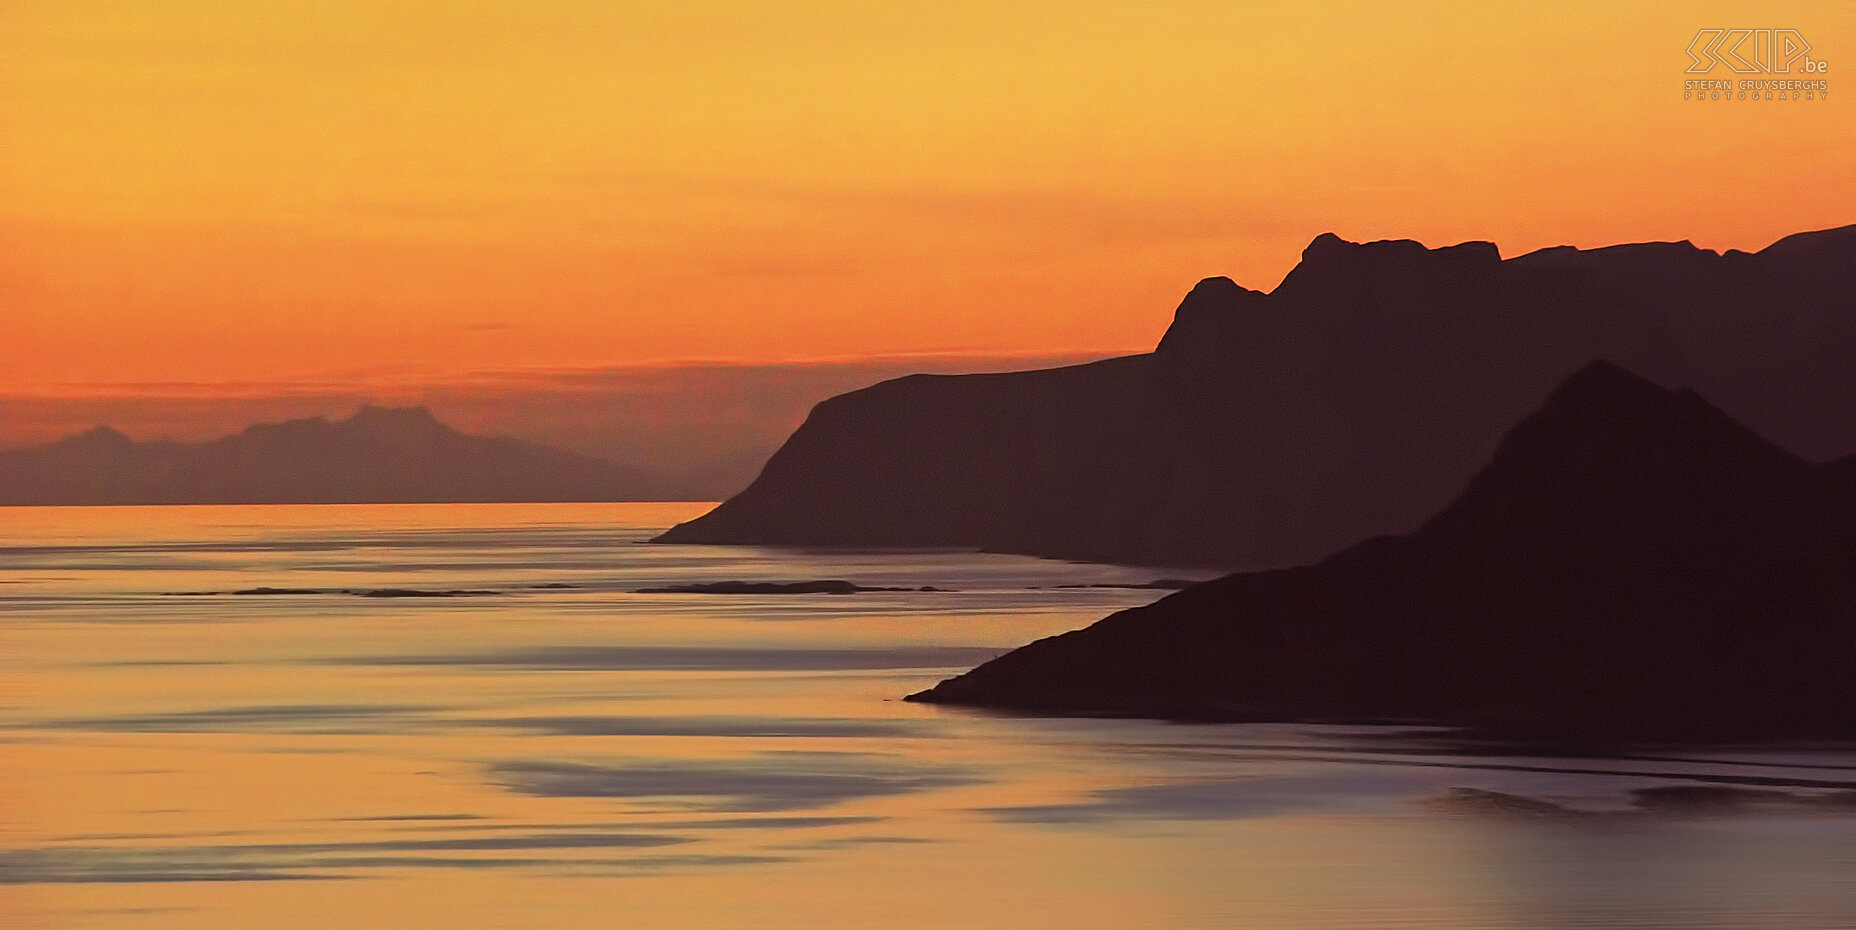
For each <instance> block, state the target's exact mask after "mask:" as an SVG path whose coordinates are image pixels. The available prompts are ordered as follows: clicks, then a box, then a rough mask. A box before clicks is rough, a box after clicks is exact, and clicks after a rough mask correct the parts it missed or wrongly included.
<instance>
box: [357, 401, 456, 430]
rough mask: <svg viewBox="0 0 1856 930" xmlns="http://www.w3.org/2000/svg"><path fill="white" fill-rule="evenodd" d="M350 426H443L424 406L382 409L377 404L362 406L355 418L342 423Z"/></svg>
mask: <svg viewBox="0 0 1856 930" xmlns="http://www.w3.org/2000/svg"><path fill="white" fill-rule="evenodd" d="M342 422H343V423H344V424H346V425H349V426H360V425H365V424H375V423H377V424H383V425H386V424H390V425H395V426H407V425H419V426H442V425H443V424H441V423H439V422H438V418H437V417H434V416H432V411H430V410H428V409H426V408H425V407H423V406H415V407H381V406H377V405H375V404H362V405H361V407H360V409H358V410H356V411H355V412H354V416H351V417H349V418H348V419H346V420H344V421H342Z"/></svg>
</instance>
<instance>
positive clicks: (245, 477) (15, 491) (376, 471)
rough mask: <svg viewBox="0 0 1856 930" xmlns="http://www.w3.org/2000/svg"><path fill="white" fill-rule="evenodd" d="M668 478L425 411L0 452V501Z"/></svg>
mask: <svg viewBox="0 0 1856 930" xmlns="http://www.w3.org/2000/svg"><path fill="white" fill-rule="evenodd" d="M681 497H682V495H681V494H680V493H679V491H678V489H677V488H676V487H674V486H673V485H672V484H671V482H669V481H668V480H665V479H663V478H659V477H657V476H655V475H651V474H648V473H646V472H642V471H639V470H637V469H633V468H628V467H625V466H622V465H616V464H613V463H611V462H606V461H602V460H600V459H595V458H589V457H587V456H583V455H576V454H573V453H570V452H563V451H560V450H558V449H551V448H548V447H546V446H538V445H535V444H533V443H528V442H522V441H520V440H515V439H501V438H486V437H481V436H470V435H466V434H463V433H459V432H457V431H456V430H453V429H451V428H450V427H448V426H446V425H444V424H443V423H440V422H438V421H437V420H436V419H433V417H432V415H431V414H430V413H429V412H427V411H426V410H425V409H424V408H423V407H415V408H408V409H391V408H383V407H362V408H361V410H360V412H358V413H356V414H355V415H354V416H353V417H351V418H349V419H347V420H343V421H341V422H335V423H331V422H329V421H328V420H325V419H322V418H320V417H317V418H314V419H305V420H291V421H289V422H285V423H260V424H258V425H255V426H252V427H251V428H249V429H247V430H245V431H244V432H242V433H239V434H237V435H234V436H228V437H225V438H223V439H217V440H213V441H211V442H204V443H177V442H165V441H156V442H135V441H133V440H131V439H129V438H128V437H126V436H124V435H122V434H121V433H118V432H116V431H115V430H112V429H109V428H107V427H98V428H96V429H93V430H90V431H89V432H86V433H82V434H79V435H76V436H72V437H70V438H68V439H64V440H61V441H59V442H55V443H51V444H48V445H43V446H36V447H33V448H29V449H18V450H13V451H8V452H0V504H371V503H455V502H491V501H630V500H678V499H681Z"/></svg>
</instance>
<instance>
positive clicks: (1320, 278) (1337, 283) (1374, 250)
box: [1276, 232, 1502, 293]
mask: <svg viewBox="0 0 1856 930" xmlns="http://www.w3.org/2000/svg"><path fill="white" fill-rule="evenodd" d="M1501 260H1502V253H1501V249H1499V248H1497V247H1496V245H1495V243H1493V242H1483V241H1480V240H1476V241H1470V242H1459V243H1457V244H1456V245H1448V246H1441V247H1439V248H1435V249H1433V248H1428V247H1426V246H1425V245H1424V243H1422V242H1418V241H1417V240H1415V239H1381V240H1378V241H1375V242H1349V241H1347V240H1345V239H1342V238H1341V237H1339V236H1337V235H1335V234H1333V233H1331V232H1329V233H1322V234H1321V235H1319V236H1316V237H1315V238H1314V240H1313V241H1312V242H1310V243H1308V247H1307V248H1305V249H1303V250H1302V260H1301V262H1300V263H1299V264H1297V265H1296V266H1295V268H1294V269H1292V270H1291V271H1290V272H1289V274H1288V276H1287V277H1285V278H1283V281H1282V284H1281V285H1280V286H1278V287H1277V289H1276V290H1277V292H1278V293H1284V292H1295V291H1297V290H1301V289H1304V288H1312V289H1313V290H1316V291H1325V290H1328V289H1331V288H1335V287H1340V288H1360V287H1365V288H1369V289H1370V288H1376V287H1379V286H1380V284H1379V282H1381V281H1385V280H1405V281H1412V282H1417V281H1426V280H1429V279H1430V278H1431V277H1432V276H1434V275H1437V274H1439V273H1445V274H1450V275H1455V274H1457V273H1460V270H1463V269H1481V268H1485V267H1494V266H1497V265H1499V264H1500V263H1501Z"/></svg>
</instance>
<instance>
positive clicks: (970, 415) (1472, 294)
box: [661, 226, 1856, 569]
mask: <svg viewBox="0 0 1856 930" xmlns="http://www.w3.org/2000/svg"><path fill="white" fill-rule="evenodd" d="M1852 269H1856V226H1850V227H1843V228H1841V229H1833V230H1826V231H1822V232H1813V233H1803V234H1799V235H1795V236H1790V237H1787V238H1785V239H1782V240H1780V241H1778V242H1776V243H1774V244H1772V245H1771V246H1769V247H1768V248H1766V249H1764V250H1762V251H1760V252H1757V253H1746V252H1739V251H1729V252H1726V253H1724V254H1718V253H1715V252H1712V251H1707V250H1703V249H1698V248H1696V247H1694V246H1693V245H1691V244H1689V243H1687V242H1659V243H1642V244H1636V245H1621V246H1613V247H1610V248H1602V249H1595V250H1589V251H1588V250H1579V249H1573V248H1553V249H1545V250H1542V251H1538V252H1534V253H1531V254H1528V255H1523V256H1520V257H1517V258H1512V259H1507V260H1503V259H1502V258H1501V257H1500V255H1499V253H1498V251H1497V249H1496V247H1495V246H1494V245H1491V244H1489V243H1486V242H1470V243H1464V244H1462V245H1456V246H1450V247H1447V248H1438V249H1427V248H1425V247H1424V246H1422V245H1420V244H1418V243H1416V242H1411V241H1388V242H1372V243H1367V244H1356V243H1351V242H1346V241H1343V240H1341V239H1339V238H1336V237H1335V236H1333V235H1322V236H1320V237H1319V238H1317V239H1315V240H1314V241H1313V242H1311V243H1310V244H1309V246H1308V248H1307V249H1306V250H1305V251H1304V252H1303V255H1302V261H1301V263H1300V264H1299V265H1297V267H1296V268H1295V269H1294V270H1293V271H1292V272H1291V273H1290V274H1289V275H1288V277H1287V278H1285V279H1284V280H1283V282H1282V284H1281V285H1280V286H1278V287H1277V288H1276V289H1275V290H1274V291H1272V292H1270V293H1267V294H1266V293H1261V292H1258V291H1252V290H1247V289H1245V288H1243V287H1240V286H1238V285H1237V284H1235V283H1233V282H1231V281H1230V280H1228V279H1225V278H1209V279H1206V280H1205V281H1202V282H1200V283H1199V285H1198V286H1197V287H1195V288H1194V289H1193V290H1192V292H1191V293H1190V294H1188V295H1187V296H1186V298H1185V300H1184V301H1183V302H1182V303H1181V304H1180V306H1179V309H1178V312H1177V314H1176V316H1175V318H1174V321H1173V325H1172V327H1171V328H1170V329H1169V330H1168V332H1167V333H1166V336H1165V338H1164V339H1162V340H1161V342H1160V345H1159V347H1158V348H1157V349H1156V350H1155V351H1154V352H1152V353H1150V354H1146V355H1137V356H1128V357H1123V358H1116V359H1109V360H1106V361H1101V362H1096V363H1092V364H1087V365H1079V366H1071V367H1066V368H1056V369H1047V370H1041V371H1027V372H1017V373H1010V374H982V375H955V376H931V375H918V376H911V377H905V378H900V379H897V380H893V381H888V382H884V383H881V384H878V385H875V386H873V387H870V388H866V389H864V390H861V391H855V392H852V393H849V394H844V395H840V396H838V397H834V398H832V399H830V400H827V401H825V402H824V403H821V404H819V405H818V406H817V407H816V408H815V409H814V410H813V411H812V414H811V416H810V417H809V418H808V419H807V421H806V422H805V424H804V425H803V426H802V427H801V428H800V429H799V430H798V431H797V432H795V433H794V434H793V435H792V437H791V438H790V439H788V441H787V442H786V444H785V445H784V446H783V447H782V448H781V449H780V450H779V451H778V452H777V453H776V454H775V455H774V456H773V457H772V458H771V460H769V461H768V462H767V464H766V466H765V468H764V469H763V470H762V472H761V474H760V476H759V478H758V479H757V480H756V481H755V482H754V483H753V485H751V486H750V487H748V488H747V489H746V490H745V491H743V492H742V493H741V494H739V495H737V496H735V497H734V498H732V499H730V500H728V501H726V502H725V503H723V504H722V505H721V506H719V507H717V508H716V509H715V510H713V511H712V512H710V513H708V514H705V515H704V516H702V517H700V518H698V519H696V520H694V521H691V522H689V523H685V524H682V525H680V526H677V527H675V528H673V529H671V530H670V531H669V532H667V533H665V534H664V535H663V536H662V537H661V539H662V541H665V542H685V543H750V544H754V543H759V544H795V545H855V546H971V547H979V548H984V549H990V550H997V551H1006V552H1018V553H1029V554H1034V555H1041V556H1051V557H1061V558H1076V559H1087V560H1097V561H1107V562H1123V563H1132V564H1151V565H1182V566H1185V565H1197V566H1211V567H1219V568H1227V569H1236V568H1265V567H1275V566H1283V565H1295V564H1304V563H1307V562H1311V561H1314V560H1316V559H1320V558H1322V557H1325V556H1326V555H1328V554H1329V553H1331V552H1334V551H1335V550H1337V549H1339V548H1341V547H1342V546H1345V545H1349V544H1351V543H1353V542H1355V541H1357V540H1359V539H1363V538H1366V537H1369V536H1376V535H1383V534H1388V533H1403V532H1408V531H1410V530H1411V529H1413V528H1414V527H1416V526H1417V525H1418V524H1419V523H1420V522H1422V521H1423V520H1424V519H1425V518H1426V517H1427V516H1428V515H1430V514H1432V513H1434V512H1436V511H1437V509H1438V508H1440V507H1442V506H1443V505H1444V504H1445V503H1447V502H1448V501H1449V500H1450V498H1451V495H1453V494H1454V493H1455V492H1456V491H1457V490H1458V489H1459V488H1461V487H1462V486H1463V483H1464V482H1465V481H1467V480H1468V479H1469V477H1470V476H1471V475H1472V474H1473V473H1474V472H1475V471H1476V469H1477V468H1478V467H1480V466H1481V465H1482V464H1483V463H1485V462H1487V461H1488V459H1489V456H1490V454H1491V453H1492V452H1493V451H1494V449H1495V446H1496V443H1497V442H1498V441H1499V440H1500V438H1501V436H1502V434H1503V431H1504V430H1505V429H1506V428H1507V427H1508V426H1509V425H1510V424H1512V423H1514V422H1515V421H1516V420H1518V419H1520V418H1521V417H1522V416H1524V415H1526V414H1527V413H1528V412H1529V411H1531V410H1533V409H1535V408H1536V407H1538V406H1539V404H1540V403H1541V401H1542V400H1543V399H1544V398H1545V397H1546V396H1547V395H1548V393H1549V392H1551V391H1552V389H1553V387H1554V386H1555V385H1556V384H1557V383H1559V382H1560V381H1561V380H1562V379H1564V378H1565V377H1566V376H1567V375H1568V374H1569V373H1571V372H1572V371H1574V370H1576V369H1577V368H1578V367H1579V366H1581V365H1583V364H1585V363H1586V362H1588V361H1590V360H1591V359H1594V358H1609V359H1613V360H1615V361H1617V362H1618V363H1619V364H1621V365H1623V366H1625V367H1627V368H1629V369H1630V370H1632V371H1635V372H1638V373H1640V374H1642V375H1643V376H1645V377H1647V378H1649V379H1650V380H1652V381H1655V382H1658V383H1662V384H1669V385H1673V384H1686V385H1691V386H1693V387H1694V388H1695V389H1696V390H1697V391H1699V392H1700V394H1702V395H1704V396H1706V397H1707V398H1709V399H1710V400H1711V401H1713V402H1715V403H1717V404H1719V405H1721V406H1722V407H1723V408H1724V409H1725V410H1727V411H1728V412H1730V413H1731V414H1732V415H1734V416H1736V417H1738V418H1740V419H1741V420H1743V421H1745V422H1747V423H1748V424H1750V425H1751V426H1753V427H1754V428H1756V429H1758V430H1759V431H1760V432H1762V433H1763V434H1765V435H1768V436H1771V437H1773V438H1774V439H1775V440H1776V441H1777V442H1778V443H1779V444H1780V445H1782V446H1784V447H1786V448H1787V449H1790V450H1792V451H1793V452H1797V453H1800V454H1803V455H1806V456H1808V457H1811V458H1816V459H1823V458H1829V457H1833V456H1838V455H1844V454H1848V453H1850V452H1851V451H1856V363H1852V360H1853V359H1856V271H1853V270H1852Z"/></svg>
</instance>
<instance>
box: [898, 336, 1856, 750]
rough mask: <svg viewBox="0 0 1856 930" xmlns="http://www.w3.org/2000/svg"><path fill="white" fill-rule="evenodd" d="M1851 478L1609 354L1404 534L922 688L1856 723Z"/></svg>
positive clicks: (1036, 695)
mask: <svg viewBox="0 0 1856 930" xmlns="http://www.w3.org/2000/svg"><path fill="white" fill-rule="evenodd" d="M1853 478H1856V476H1853V475H1851V474H1850V473H1849V470H1848V469H1847V468H1846V467H1843V465H1842V464H1832V465H1824V466H1820V465H1812V464H1809V463H1807V462H1805V461H1804V460H1803V459H1800V458H1798V457H1797V456H1794V455H1792V454H1791V453H1789V452H1786V451H1785V450H1783V449H1781V448H1779V447H1778V446H1776V445H1774V444H1772V443H1770V442H1768V441H1766V440H1764V439H1762V438H1760V437H1759V436H1757V435H1756V434H1754V433H1753V432H1751V431H1749V430H1747V429H1746V428H1745V427H1743V426H1741V425H1740V424H1738V423H1736V422H1734V421H1733V420H1731V419H1729V418H1728V417H1727V416H1726V415H1725V414H1723V413H1722V412H1721V411H1720V410H1718V409H1717V408H1715V407H1713V406H1711V405H1709V404H1708V403H1707V402H1706V401H1704V400H1702V399H1701V398H1700V397H1699V396H1698V395H1696V394H1694V393H1692V392H1689V391H1682V392H1672V391H1666V390H1664V389H1662V388H1660V387H1657V386H1655V385H1652V384H1650V383H1649V382H1647V381H1644V380H1642V379H1640V378H1637V377H1636V376H1634V375H1631V374H1629V373H1627V372H1625V371H1623V370H1622V369H1620V368H1617V367H1615V366H1613V365H1610V364H1608V363H1597V364H1593V365H1591V366H1589V367H1587V368H1585V369H1583V370H1581V371H1580V372H1579V373H1578V374H1577V375H1575V376H1573V377H1572V378H1571V379H1570V380H1568V381H1567V382H1566V383H1565V384H1563V385H1562V386H1561V387H1560V388H1559V389H1558V390H1557V391H1556V392H1554V394H1553V395H1552V396H1551V397H1550V398H1549V399H1548V400H1547V402H1546V405H1545V406H1544V407H1543V408H1542V409H1541V410H1540V411H1539V412H1537V413H1535V414H1534V415H1533V416H1531V417H1528V418H1527V419H1526V420H1524V421H1522V422H1521V423H1520V424H1519V425H1518V426H1516V427H1515V428H1514V429H1513V430H1512V431H1510V432H1509V433H1508V435H1507V437H1506V439H1504V440H1503V441H1502V443H1501V445H1500V447H1499V448H1498V449H1497V450H1496V452H1495V455H1494V458H1493V460H1492V461H1491V462H1490V463H1489V464H1488V465H1487V466H1486V467H1485V468H1483V469H1482V470H1481V471H1480V472H1479V473H1478V474H1477V475H1476V476H1475V478H1474V479H1473V480H1472V481H1470V482H1469V485H1468V488H1467V489H1466V490H1464V491H1463V492H1462V493H1461V495H1460V496H1459V497H1458V498H1457V499H1456V500H1455V502H1453V503H1451V504H1450V505H1449V506H1448V507H1446V508H1445V509H1443V510H1442V511H1441V512H1440V513H1438V514H1437V515H1436V516H1434V517H1432V518H1431V519H1430V520H1429V521H1427V522H1425V523H1424V524H1423V525H1422V526H1421V527H1420V528H1419V529H1417V530H1416V531H1415V532H1413V533H1411V534H1410V535H1408V536H1404V537H1380V538H1376V539H1372V540H1369V541H1367V542H1364V543H1361V544H1359V545H1356V546H1353V547H1351V548H1349V549H1346V550H1343V551H1341V552H1340V553H1339V554H1337V555H1334V556H1332V557H1331V558H1328V559H1327V560H1325V561H1323V562H1320V563H1319V564H1316V565H1313V566H1309V567H1302V568H1291V569H1281V570H1276V571H1267V572H1257V573H1248V574H1236V575H1229V576H1226V577H1224V578H1220V579H1217V580H1215V581H1210V582H1206V583H1204V584H1200V585H1197V586H1195V587H1192V588H1188V589H1186V590H1184V591H1181V592H1179V593H1177V594H1173V595H1171V596H1168V597H1166V598H1163V599H1161V600H1160V601H1158V602H1156V603H1154V604H1152V605H1149V606H1146V607H1139V608H1135V609H1132V610H1126V611H1122V612H1120V613H1117V614H1114V615H1112V616H1110V617H1108V618H1106V619H1104V620H1102V621H1101V622H1099V623H1096V624H1095V625H1094V626H1091V627H1089V628H1087V629H1084V630H1079V631H1076V632H1072V633H1066V634H1063V635H1061V636H1056V637H1052V638H1049V639H1045V640H1042V641H1039V642H1036V643H1033V644H1031V645H1029V646H1026V647H1024V648H1022V649H1019V650H1016V651H1014V652H1011V653H1008V654H1007V655H1004V656H1002V657H1000V658H998V659H996V660H994V661H992V662H989V663H986V664H985V665H982V666H980V667H979V668H977V669H974V670H973V671H971V672H968V673H967V674H965V675H961V676H959V677H957V678H953V679H950V680H948V681H945V682H942V683H941V684H939V685H937V686H935V687H934V688H932V689H930V690H928V691H924V692H921V693H919V694H915V695H911V696H910V698H909V699H910V700H917V701H928V702H936V703H951V704H973V705H983V706H992V707H1005V708H1018V709H1029V710H1038V711H1055V712H1068V713H1087V714H1114V715H1123V714H1128V715H1139V716H1159V717H1195V718H1223V719H1245V720H1293V721H1310V720H1335V721H1393V720H1398V721H1429V722H1439V723H1449V724H1459V725H1465V726H1471V727H1479V728H1485V729H1488V730H1491V731H1497V732H1503V733H1510V734H1524V735H1529V736H1561V737H1571V738H1594V737H1603V738H1644V739H1698V738H1746V737H1781V736H1839V737H1846V738H1847V737H1851V736H1856V675H1852V674H1851V673H1850V667H1849V666H1850V657H1851V656H1852V655H1856V480H1852V479H1853Z"/></svg>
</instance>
